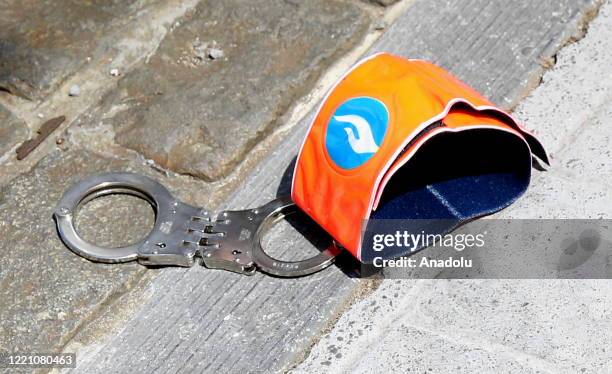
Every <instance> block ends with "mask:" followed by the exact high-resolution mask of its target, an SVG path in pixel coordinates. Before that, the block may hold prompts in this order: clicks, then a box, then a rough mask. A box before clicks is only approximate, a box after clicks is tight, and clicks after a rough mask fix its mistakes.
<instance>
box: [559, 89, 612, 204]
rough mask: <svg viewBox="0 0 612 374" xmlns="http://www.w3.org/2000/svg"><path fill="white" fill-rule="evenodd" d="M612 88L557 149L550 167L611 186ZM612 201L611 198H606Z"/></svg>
mask: <svg viewBox="0 0 612 374" xmlns="http://www.w3.org/2000/svg"><path fill="white" fill-rule="evenodd" d="M610 101H612V92H611V94H610V95H609V96H608V97H607V100H605V101H604V103H605V104H603V103H602V106H600V107H593V106H591V108H593V111H594V113H593V115H592V116H591V117H589V119H588V120H587V121H586V122H584V123H583V124H582V125H581V126H580V129H579V131H578V132H577V134H576V135H577V136H576V137H574V138H573V139H572V141H571V142H570V143H569V144H567V145H566V146H565V148H563V149H562V150H561V151H560V154H559V156H558V157H557V158H556V160H555V163H554V165H553V169H554V171H556V172H559V173H562V174H563V175H565V176H567V177H569V178H572V179H575V180H576V181H580V182H583V183H584V182H586V183H589V184H596V185H599V186H601V188H602V189H607V190H611V189H612V107H610V106H609V105H608V104H607V103H609V102H610ZM607 201H608V202H610V204H609V205H612V198H610V199H608V200H607Z"/></svg>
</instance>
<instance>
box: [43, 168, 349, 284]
mask: <svg viewBox="0 0 612 374" xmlns="http://www.w3.org/2000/svg"><path fill="white" fill-rule="evenodd" d="M110 194H127V195H133V196H136V197H139V198H142V199H144V200H146V201H148V202H149V203H150V204H151V206H152V207H153V209H154V211H155V224H154V225H153V229H152V230H151V232H150V233H149V234H148V235H147V236H146V237H145V238H144V239H142V240H141V241H140V242H139V243H136V244H133V245H129V246H126V247H121V248H106V247H100V246H97V245H94V244H92V243H89V242H87V241H86V240H84V239H83V238H82V237H81V236H80V235H79V233H78V232H77V230H76V229H75V224H74V217H75V215H76V213H77V212H78V210H79V208H80V207H82V206H84V205H85V204H87V203H88V202H89V201H91V200H93V199H95V198H98V197H101V196H106V195H110ZM295 211H296V210H295V204H294V203H293V202H292V201H291V199H290V198H288V197H284V198H278V199H276V200H273V201H271V202H269V203H267V204H265V205H263V206H261V207H258V208H253V209H247V210H239V211H232V210H227V211H222V212H220V213H219V214H217V215H216V217H213V216H212V215H211V213H210V212H209V211H208V210H206V209H204V208H198V207H195V206H192V205H189V204H186V203H184V202H181V201H179V200H177V199H176V198H175V197H174V196H173V195H172V194H171V193H170V192H169V191H168V190H167V189H166V188H165V187H164V186H162V185H161V184H159V183H158V182H156V181H154V180H153V179H151V178H148V177H145V176H142V175H138V174H133V173H108V174H100V175H95V176H93V177H91V178H87V179H84V180H82V181H80V182H79V183H77V184H76V185H74V186H73V187H72V188H70V189H69V190H68V191H66V192H65V193H64V195H63V196H62V198H61V200H60V201H59V203H58V205H57V208H56V210H55V213H54V218H55V221H56V223H57V228H58V232H59V235H60V238H61V239H62V241H63V242H64V243H65V244H66V245H67V246H68V248H70V249H71V250H72V251H73V252H75V253H76V254H78V255H80V256H82V257H85V258H87V259H89V260H91V261H95V262H104V263H119V262H128V261H134V260H137V261H138V262H139V263H140V264H143V265H148V266H184V267H191V266H193V265H194V264H195V263H196V260H197V259H200V260H201V264H202V265H203V266H205V267H207V268H211V269H224V270H229V271H232V272H236V273H240V274H246V275H252V274H254V273H255V271H256V270H261V271H263V272H265V273H268V274H271V275H275V276H279V277H297V276H303V275H308V274H312V273H314V272H317V271H319V270H321V269H324V268H326V267H327V266H329V265H331V263H332V262H333V261H334V258H335V257H336V255H337V254H338V253H339V252H340V249H339V248H338V247H336V246H335V245H333V244H332V245H330V246H329V247H328V248H327V249H325V250H323V251H322V252H321V253H319V254H318V255H316V256H314V257H311V258H309V259H306V260H302V261H281V260H278V259H275V258H273V257H271V256H270V255H268V254H267V253H266V252H265V251H264V249H263V247H262V244H261V239H262V237H263V236H264V234H265V233H266V232H267V231H268V230H269V229H270V228H271V227H272V226H273V225H274V224H275V223H276V222H278V221H280V220H281V219H282V218H283V217H284V216H286V215H289V214H292V213H294V212H295Z"/></svg>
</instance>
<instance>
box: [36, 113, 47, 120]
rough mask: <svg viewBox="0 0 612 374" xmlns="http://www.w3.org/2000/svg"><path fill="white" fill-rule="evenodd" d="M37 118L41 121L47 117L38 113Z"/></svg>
mask: <svg viewBox="0 0 612 374" xmlns="http://www.w3.org/2000/svg"><path fill="white" fill-rule="evenodd" d="M37 117H38V118H40V119H42V118H45V116H44V115H43V114H42V113H38V114H37Z"/></svg>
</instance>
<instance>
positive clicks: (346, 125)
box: [325, 97, 389, 169]
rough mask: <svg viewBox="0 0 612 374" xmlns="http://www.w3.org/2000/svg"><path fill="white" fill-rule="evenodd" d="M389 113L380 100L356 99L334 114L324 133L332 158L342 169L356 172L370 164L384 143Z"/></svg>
mask: <svg viewBox="0 0 612 374" xmlns="http://www.w3.org/2000/svg"><path fill="white" fill-rule="evenodd" d="M388 124H389V112H388V111H387V107H385V105H384V104H383V103H382V102H381V101H380V100H376V99H373V98H371V97H357V98H354V99H350V100H348V101H346V102H345V103H344V104H342V105H340V107H338V109H336V111H335V112H334V114H333V115H332V117H331V119H330V120H329V123H328V124H327V132H326V134H325V147H326V148H327V153H328V154H329V157H330V158H331V159H332V160H333V161H334V163H336V165H338V166H339V167H341V168H343V169H354V168H356V167H359V166H361V165H362V164H363V163H365V162H366V161H368V160H369V159H370V158H372V156H374V154H375V153H376V151H378V148H379V147H380V145H381V144H382V141H383V139H384V138H385V133H386V132H387V126H388Z"/></svg>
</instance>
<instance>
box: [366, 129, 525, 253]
mask: <svg viewBox="0 0 612 374" xmlns="http://www.w3.org/2000/svg"><path fill="white" fill-rule="evenodd" d="M530 177H531V152H530V150H529V147H528V146H527V145H526V144H525V142H524V141H523V140H522V139H520V138H518V137H517V136H516V135H514V134H510V133H508V132H505V131H500V130H495V129H471V130H465V131H461V132H458V133H450V132H445V133H440V134H438V135H436V136H434V137H432V138H431V139H429V140H428V142H427V143H426V144H424V145H423V146H422V147H421V148H420V149H419V150H418V151H417V153H416V154H415V155H414V156H413V157H412V159H411V160H409V161H408V162H407V163H406V164H405V165H404V166H403V167H402V168H401V169H400V170H398V171H397V172H396V174H395V175H394V176H393V177H391V180H390V181H389V183H388V184H387V187H386V188H385V191H384V192H383V196H382V198H381V202H380V204H379V207H378V209H377V210H376V211H374V212H372V214H371V216H370V218H371V220H380V219H402V220H404V221H403V222H402V225H403V226H405V227H401V228H399V227H398V228H397V229H401V230H402V231H403V230H405V231H408V232H409V233H410V232H414V233H419V232H421V230H422V229H423V227H422V225H423V222H421V223H419V222H417V221H415V222H412V223H411V222H410V221H409V220H419V219H428V220H440V221H439V222H438V223H437V224H435V229H434V231H436V232H435V233H440V234H446V233H448V232H450V231H452V230H453V229H454V228H456V227H457V226H459V225H461V224H463V223H465V222H467V221H469V220H471V219H474V218H477V217H480V216H483V215H487V214H491V213H494V212H497V211H499V210H500V209H503V208H505V207H507V206H508V205H510V204H512V203H513V202H514V201H515V200H516V199H518V198H519V197H520V196H521V195H522V194H523V193H524V192H525V191H526V190H527V187H528V185H529V179H530ZM371 226H372V225H371V223H370V222H369V223H368V226H367V227H368V230H369V229H370V227H371ZM430 226H431V225H430ZM429 231H431V230H429ZM366 239H367V238H364V242H363V244H364V246H363V247H362V253H361V255H362V256H361V257H362V261H364V262H371V260H372V259H373V257H374V256H381V255H383V257H385V258H393V257H397V256H400V255H403V254H405V253H403V252H402V250H401V248H397V249H396V250H394V251H385V252H383V253H381V252H373V251H372V249H371V248H368V246H367V240H366Z"/></svg>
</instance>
